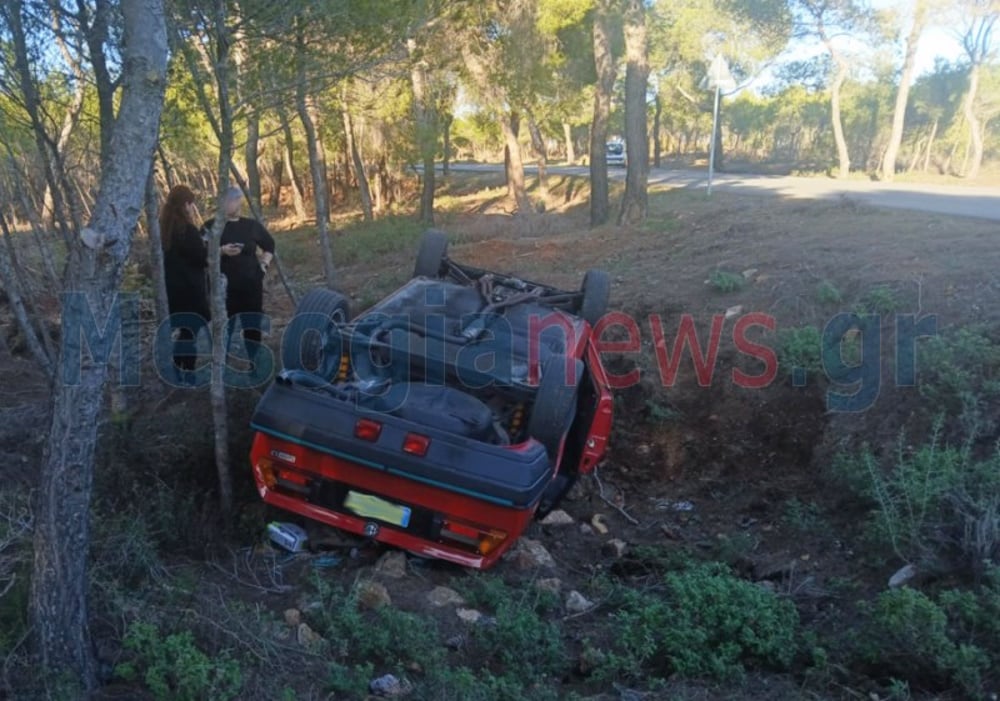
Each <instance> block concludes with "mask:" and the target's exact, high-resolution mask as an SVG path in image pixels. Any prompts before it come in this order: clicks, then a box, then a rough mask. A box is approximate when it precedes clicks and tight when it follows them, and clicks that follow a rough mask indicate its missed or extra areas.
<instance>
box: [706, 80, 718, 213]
mask: <svg viewBox="0 0 1000 701" xmlns="http://www.w3.org/2000/svg"><path fill="white" fill-rule="evenodd" d="M718 128H719V86H718V85H716V86H715V106H714V107H713V108H712V137H711V140H710V141H711V143H710V144H709V147H708V191H707V193H706V194H707V195H708V196H709V197H711V196H712V175H713V174H714V173H715V134H716V131H715V130H716V129H718Z"/></svg>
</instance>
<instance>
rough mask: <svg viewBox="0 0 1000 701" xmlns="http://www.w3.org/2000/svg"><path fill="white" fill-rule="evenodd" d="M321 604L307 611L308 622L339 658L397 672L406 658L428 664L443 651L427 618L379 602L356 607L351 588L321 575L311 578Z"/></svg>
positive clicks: (442, 653)
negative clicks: (377, 605)
mask: <svg viewBox="0 0 1000 701" xmlns="http://www.w3.org/2000/svg"><path fill="white" fill-rule="evenodd" d="M314 584H315V586H316V588H317V591H318V593H319V595H320V602H321V604H322V606H320V607H316V612H315V613H314V614H310V616H309V617H310V620H309V623H310V625H312V626H313V628H315V629H316V631H317V632H318V633H320V635H322V636H323V637H324V638H325V639H326V640H328V641H330V643H331V644H332V645H333V646H334V652H335V656H336V657H337V658H339V660H340V661H342V662H345V663H346V662H354V663H365V662H369V661H371V660H376V661H378V663H379V665H380V666H384V667H386V668H387V669H388V670H389V671H393V672H395V673H397V674H400V673H402V672H403V671H404V670H405V669H406V667H407V666H408V665H410V664H412V663H417V664H419V665H420V666H422V667H430V666H433V665H435V664H438V663H440V661H441V659H442V658H443V656H444V652H443V649H442V646H441V640H440V639H439V635H438V631H437V626H436V625H435V624H434V622H433V620H431V619H425V618H421V617H420V616H418V615H416V614H414V613H409V612H407V611H401V610H399V609H396V608H393V607H392V606H383V607H380V608H378V609H376V610H374V611H362V610H361V609H360V608H359V606H358V600H357V589H356V588H355V589H352V590H351V591H347V592H345V591H344V590H343V589H342V588H340V587H339V586H338V585H336V584H333V583H330V582H328V581H327V580H325V579H322V578H321V577H318V576H317V577H316V578H315V579H314Z"/></svg>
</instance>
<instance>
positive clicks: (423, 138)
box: [406, 38, 437, 226]
mask: <svg viewBox="0 0 1000 701" xmlns="http://www.w3.org/2000/svg"><path fill="white" fill-rule="evenodd" d="M406 51H407V53H408V54H409V57H410V87H411V88H412V90H413V121H414V122H415V124H416V132H417V133H416V136H417V150H418V151H419V152H420V161H421V164H422V165H423V172H422V173H421V179H422V183H421V185H422V187H421V190H420V221H421V223H423V224H425V225H427V226H433V225H434V175H435V173H434V152H435V151H436V150H437V124H436V122H437V111H436V110H435V108H434V105H433V103H432V101H431V100H430V97H429V95H428V87H427V70H428V68H427V60H426V58H424V55H423V50H422V48H420V47H418V46H417V42H416V40H415V39H413V38H410V39H407V40H406Z"/></svg>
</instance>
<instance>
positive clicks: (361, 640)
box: [310, 575, 568, 701]
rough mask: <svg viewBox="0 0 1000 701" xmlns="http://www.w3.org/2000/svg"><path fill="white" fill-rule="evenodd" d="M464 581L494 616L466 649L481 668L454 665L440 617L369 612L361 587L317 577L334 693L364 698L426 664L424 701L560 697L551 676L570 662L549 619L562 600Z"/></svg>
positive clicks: (317, 622)
mask: <svg viewBox="0 0 1000 701" xmlns="http://www.w3.org/2000/svg"><path fill="white" fill-rule="evenodd" d="M462 582H463V584H461V585H460V584H459V583H458V582H456V586H458V588H459V589H461V590H462V592H463V594H464V595H465V597H466V599H467V600H468V601H469V602H470V604H472V605H475V606H477V607H480V608H482V609H486V610H488V611H490V612H491V613H492V614H493V615H492V616H491V618H490V619H488V622H481V623H480V624H478V625H477V626H476V627H475V628H474V629H472V632H471V634H470V636H469V640H468V641H467V643H466V646H465V649H466V652H467V659H470V660H478V661H481V662H482V665H483V666H482V667H481V668H478V669H469V668H467V667H464V666H455V665H452V664H451V663H450V661H449V660H448V658H447V657H446V653H445V647H444V645H443V641H442V640H441V634H440V631H439V630H438V627H437V624H436V623H435V622H434V620H433V619H430V618H428V617H425V616H420V615H417V614H414V613H409V612H406V611H400V610H398V609H395V608H393V607H391V606H386V607H382V608H379V609H377V610H375V611H362V610H360V609H359V607H358V602H357V591H356V589H355V590H351V591H348V592H345V591H344V590H342V589H340V588H338V587H337V586H336V585H334V584H331V583H329V582H327V581H326V580H323V579H321V578H318V577H317V578H316V579H315V586H316V589H317V592H318V594H319V597H320V602H321V604H322V605H321V606H319V607H316V609H315V613H313V614H310V622H311V625H313V627H314V628H315V629H316V630H317V631H318V632H319V633H320V634H321V635H323V637H324V638H325V639H326V640H328V641H330V645H332V646H333V653H334V657H335V658H336V659H335V661H334V663H333V664H332V665H331V667H330V676H329V677H328V685H329V687H330V690H331V691H334V692H338V693H343V694H346V695H348V696H349V697H352V698H353V697H355V696H357V697H362V696H364V694H365V692H366V690H367V685H368V683H369V682H370V681H371V679H372V678H374V677H376V676H378V675H379V674H383V673H385V672H387V671H391V672H392V673H394V674H396V675H397V676H399V677H401V678H402V677H405V676H406V674H407V673H408V672H409V671H410V670H412V669H413V668H414V667H419V668H420V669H421V670H423V672H422V674H423V678H422V679H421V680H420V683H419V688H418V690H417V693H418V695H419V696H420V697H421V698H433V699H452V698H453V699H466V698H468V699H484V700H493V699H496V700H497V701H500V700H506V699H521V698H553V699H554V698H557V696H556V694H555V692H553V691H552V690H551V689H549V688H548V686H546V679H549V678H551V677H553V676H555V675H557V674H559V673H561V672H563V671H565V669H566V668H567V666H568V657H567V654H566V651H565V648H564V646H563V642H562V632H561V630H560V628H559V626H558V625H557V624H556V623H554V622H551V621H548V620H546V618H545V614H546V612H548V611H550V610H552V609H554V608H555V606H556V605H557V603H558V600H557V599H556V597H555V596H554V595H552V594H549V593H547V592H541V591H538V590H536V589H534V588H527V589H523V590H515V589H512V588H509V587H507V585H505V584H504V583H503V580H502V579H499V578H496V577H492V576H487V575H478V576H473V577H470V578H468V579H467V580H462ZM373 661H374V662H375V663H376V664H374V665H373ZM549 686H551V684H549Z"/></svg>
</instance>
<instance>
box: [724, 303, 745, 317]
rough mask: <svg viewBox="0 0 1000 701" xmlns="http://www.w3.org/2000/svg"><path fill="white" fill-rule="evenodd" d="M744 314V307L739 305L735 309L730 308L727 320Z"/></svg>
mask: <svg viewBox="0 0 1000 701" xmlns="http://www.w3.org/2000/svg"><path fill="white" fill-rule="evenodd" d="M742 313H743V305H742V304H737V305H736V306H735V307H730V308H729V309H727V310H726V318H727V319H732V318H733V317H737V316H739V315H740V314H742Z"/></svg>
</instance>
